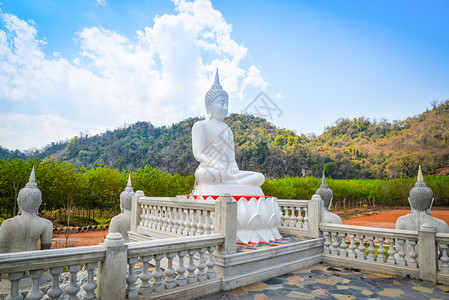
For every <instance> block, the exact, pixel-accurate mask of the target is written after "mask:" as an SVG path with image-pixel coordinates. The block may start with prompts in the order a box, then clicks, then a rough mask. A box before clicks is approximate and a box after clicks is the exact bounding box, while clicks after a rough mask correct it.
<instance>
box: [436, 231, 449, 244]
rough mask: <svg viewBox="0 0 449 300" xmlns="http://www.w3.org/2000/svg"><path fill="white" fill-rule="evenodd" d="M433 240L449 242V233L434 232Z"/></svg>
mask: <svg viewBox="0 0 449 300" xmlns="http://www.w3.org/2000/svg"><path fill="white" fill-rule="evenodd" d="M435 240H436V241H437V242H438V243H448V244H449V233H436V234H435Z"/></svg>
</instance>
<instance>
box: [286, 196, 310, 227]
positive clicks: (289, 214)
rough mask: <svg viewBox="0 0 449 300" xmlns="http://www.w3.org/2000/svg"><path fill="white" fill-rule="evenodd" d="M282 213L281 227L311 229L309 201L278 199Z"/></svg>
mask: <svg viewBox="0 0 449 300" xmlns="http://www.w3.org/2000/svg"><path fill="white" fill-rule="evenodd" d="M278 204H279V207H280V208H281V211H282V222H281V227H294V228H303V229H307V228H309V201H308V200H284V199H278Z"/></svg>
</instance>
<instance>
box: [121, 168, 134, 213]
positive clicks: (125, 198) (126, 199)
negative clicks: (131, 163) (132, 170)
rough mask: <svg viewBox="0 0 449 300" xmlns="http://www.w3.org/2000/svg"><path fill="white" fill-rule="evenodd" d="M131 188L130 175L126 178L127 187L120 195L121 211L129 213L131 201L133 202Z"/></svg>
mask: <svg viewBox="0 0 449 300" xmlns="http://www.w3.org/2000/svg"><path fill="white" fill-rule="evenodd" d="M133 195H134V191H133V187H132V186H131V175H129V177H128V185H127V186H126V188H125V190H124V191H123V192H122V193H121V194H120V208H121V210H122V211H124V210H129V211H131V206H132V200H133Z"/></svg>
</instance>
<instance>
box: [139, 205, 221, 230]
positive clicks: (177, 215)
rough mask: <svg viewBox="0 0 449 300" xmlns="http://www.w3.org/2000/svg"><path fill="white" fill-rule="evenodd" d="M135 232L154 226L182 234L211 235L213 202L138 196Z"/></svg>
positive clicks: (157, 228) (154, 228) (155, 228)
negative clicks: (138, 218)
mask: <svg viewBox="0 0 449 300" xmlns="http://www.w3.org/2000/svg"><path fill="white" fill-rule="evenodd" d="M138 205H140V208H141V211H142V213H141V214H140V216H139V217H140V221H138V222H137V224H138V225H139V226H138V232H139V230H140V231H142V230H143V231H145V229H153V230H157V231H160V232H166V233H172V234H177V235H184V236H195V235H203V234H211V233H212V232H213V225H212V224H213V212H214V210H215V203H211V202H210V201H204V203H202V202H200V201H198V202H189V201H180V200H179V198H165V197H140V198H139V200H138Z"/></svg>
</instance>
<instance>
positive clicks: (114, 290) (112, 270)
mask: <svg viewBox="0 0 449 300" xmlns="http://www.w3.org/2000/svg"><path fill="white" fill-rule="evenodd" d="M103 246H104V247H106V255H105V258H104V261H102V262H100V263H99V265H98V273H97V283H98V288H97V298H98V299H100V300H101V299H117V300H120V299H125V297H126V277H127V274H126V271H127V270H126V269H127V268H126V267H127V257H128V245H125V242H124V241H123V237H122V235H121V234H120V233H118V232H111V233H109V234H108V236H107V237H106V239H105V240H104V243H103Z"/></svg>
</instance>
